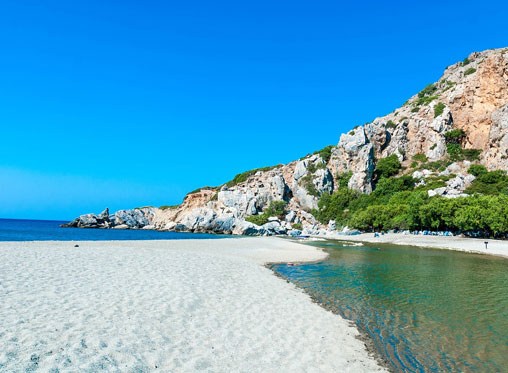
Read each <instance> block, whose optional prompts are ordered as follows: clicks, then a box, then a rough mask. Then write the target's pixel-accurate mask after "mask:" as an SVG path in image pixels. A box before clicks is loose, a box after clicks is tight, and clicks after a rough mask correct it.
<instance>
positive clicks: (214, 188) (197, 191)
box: [187, 186, 218, 195]
mask: <svg viewBox="0 0 508 373" xmlns="http://www.w3.org/2000/svg"><path fill="white" fill-rule="evenodd" d="M217 189H218V187H211V186H204V187H201V188H198V189H195V190H193V191H192V192H189V193H187V195H189V194H194V193H199V192H201V191H202V190H217Z"/></svg>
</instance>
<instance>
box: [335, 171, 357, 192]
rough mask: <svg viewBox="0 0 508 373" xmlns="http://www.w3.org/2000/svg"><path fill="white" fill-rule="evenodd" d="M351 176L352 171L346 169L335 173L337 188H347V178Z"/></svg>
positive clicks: (349, 178)
mask: <svg viewBox="0 0 508 373" xmlns="http://www.w3.org/2000/svg"><path fill="white" fill-rule="evenodd" d="M351 176H353V172H351V171H348V172H344V173H342V174H338V175H337V184H338V185H339V188H347V187H348V184H349V180H351Z"/></svg>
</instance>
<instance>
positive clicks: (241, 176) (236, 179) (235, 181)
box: [226, 164, 282, 188]
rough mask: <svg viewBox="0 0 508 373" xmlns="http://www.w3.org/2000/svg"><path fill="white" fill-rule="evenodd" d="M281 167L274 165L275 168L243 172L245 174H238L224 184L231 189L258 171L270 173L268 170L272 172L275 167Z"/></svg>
mask: <svg viewBox="0 0 508 373" xmlns="http://www.w3.org/2000/svg"><path fill="white" fill-rule="evenodd" d="M280 166H282V165H280V164H279V165H276V166H269V167H261V168H256V169H254V170H250V171H245V172H242V173H241V174H238V175H236V176H235V177H234V178H233V180H231V181H228V182H227V183H226V185H227V186H228V187H229V188H231V187H233V186H235V185H237V184H240V183H243V182H245V181H247V179H248V178H249V177H251V176H252V175H255V174H256V172H258V171H270V170H273V169H274V168H277V167H280Z"/></svg>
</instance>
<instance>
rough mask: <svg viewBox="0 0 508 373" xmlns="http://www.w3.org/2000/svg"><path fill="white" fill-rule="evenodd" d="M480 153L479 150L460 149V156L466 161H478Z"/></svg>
mask: <svg viewBox="0 0 508 373" xmlns="http://www.w3.org/2000/svg"><path fill="white" fill-rule="evenodd" d="M481 152H482V151H481V150H480V149H462V154H463V155H464V158H466V159H467V160H468V161H477V160H479V159H480V154H481Z"/></svg>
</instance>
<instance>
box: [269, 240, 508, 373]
mask: <svg viewBox="0 0 508 373" xmlns="http://www.w3.org/2000/svg"><path fill="white" fill-rule="evenodd" d="M312 245H315V246H320V247H325V248H326V249H327V252H329V253H330V257H329V259H327V260H326V261H324V262H320V263H312V264H302V265H297V266H288V265H284V264H281V265H274V266H273V269H274V270H275V271H276V272H277V273H279V274H280V275H282V276H283V277H285V278H287V279H288V280H290V281H291V282H294V283H296V284H297V285H298V286H299V287H301V288H303V289H305V290H306V291H307V292H308V293H309V294H310V295H311V296H312V297H313V298H315V299H316V300H317V301H318V302H320V303H322V304H323V306H325V307H326V308H328V309H331V310H332V311H334V312H336V313H338V314H340V315H342V316H344V317H345V318H347V319H350V320H352V321H354V322H355V323H356V325H357V326H358V328H359V329H360V330H361V331H362V332H363V333H365V334H367V335H368V336H369V337H370V338H371V339H372V341H373V344H374V348H375V350H377V352H378V353H379V354H381V355H382V356H383V357H384V358H385V359H386V360H387V361H388V365H389V366H390V367H391V368H392V369H393V370H395V371H407V372H440V371H464V372H506V371H508V260H507V259H504V258H497V257H491V256H486V255H475V254H466V253H461V252H455V251H448V250H434V249H419V248H414V247H412V248H411V247H403V246H387V245H372V244H368V246H367V245H366V246H348V245H347V244H343V243H337V242H331V241H327V242H319V243H312Z"/></svg>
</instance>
